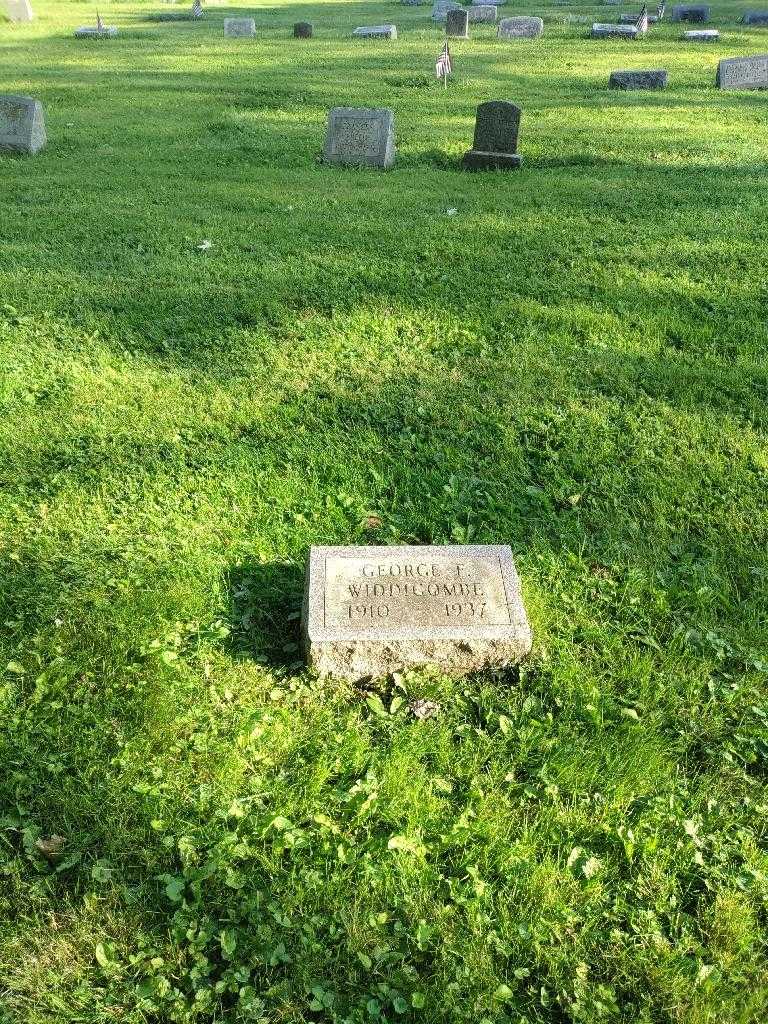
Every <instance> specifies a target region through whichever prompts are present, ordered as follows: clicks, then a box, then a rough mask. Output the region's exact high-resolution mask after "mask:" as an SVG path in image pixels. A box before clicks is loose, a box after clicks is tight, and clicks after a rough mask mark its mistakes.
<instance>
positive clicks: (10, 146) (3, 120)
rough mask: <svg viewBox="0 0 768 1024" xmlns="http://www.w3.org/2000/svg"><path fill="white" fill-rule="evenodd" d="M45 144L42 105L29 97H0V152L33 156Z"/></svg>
mask: <svg viewBox="0 0 768 1024" xmlns="http://www.w3.org/2000/svg"><path fill="white" fill-rule="evenodd" d="M45 143H46V135H45V118H44V116H43V105H42V103H41V102H40V101H39V100H36V99H33V98H32V97H31V96H0V151H5V152H11V153H28V154H31V155H33V154H35V153H38V152H39V151H40V150H41V149H42V148H43V146H44V145H45Z"/></svg>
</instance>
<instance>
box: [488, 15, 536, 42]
mask: <svg viewBox="0 0 768 1024" xmlns="http://www.w3.org/2000/svg"><path fill="white" fill-rule="evenodd" d="M543 31H544V22H543V21H542V19H541V18H526V17H519V18H502V19H501V21H500V22H499V27H498V29H497V30H496V35H497V36H498V37H499V39H538V38H539V36H540V35H541V33H542V32H543Z"/></svg>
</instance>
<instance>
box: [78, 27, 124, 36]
mask: <svg viewBox="0 0 768 1024" xmlns="http://www.w3.org/2000/svg"><path fill="white" fill-rule="evenodd" d="M116 35H117V28H116V27H115V26H114V25H102V27H101V28H96V26H95V25H81V26H80V28H76V29H75V38H77V39H112V38H114V37H115V36H116Z"/></svg>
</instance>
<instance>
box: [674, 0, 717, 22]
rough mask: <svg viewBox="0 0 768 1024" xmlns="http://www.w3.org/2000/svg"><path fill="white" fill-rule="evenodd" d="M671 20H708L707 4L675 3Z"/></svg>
mask: <svg viewBox="0 0 768 1024" xmlns="http://www.w3.org/2000/svg"><path fill="white" fill-rule="evenodd" d="M672 21H698V22H704V21H709V6H708V5H707V4H676V5H675V6H674V7H673V8H672Z"/></svg>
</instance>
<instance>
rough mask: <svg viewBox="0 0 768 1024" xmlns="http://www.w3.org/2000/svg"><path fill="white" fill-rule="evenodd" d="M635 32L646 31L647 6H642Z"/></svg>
mask: <svg viewBox="0 0 768 1024" xmlns="http://www.w3.org/2000/svg"><path fill="white" fill-rule="evenodd" d="M637 31H638V32H647V31H648V4H643V9H642V11H640V17H639V18H638V19H637Z"/></svg>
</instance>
